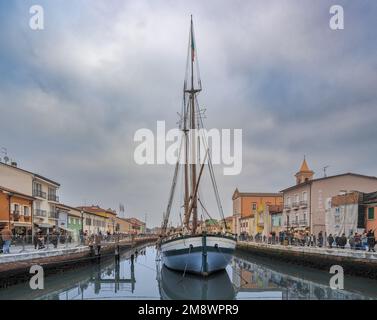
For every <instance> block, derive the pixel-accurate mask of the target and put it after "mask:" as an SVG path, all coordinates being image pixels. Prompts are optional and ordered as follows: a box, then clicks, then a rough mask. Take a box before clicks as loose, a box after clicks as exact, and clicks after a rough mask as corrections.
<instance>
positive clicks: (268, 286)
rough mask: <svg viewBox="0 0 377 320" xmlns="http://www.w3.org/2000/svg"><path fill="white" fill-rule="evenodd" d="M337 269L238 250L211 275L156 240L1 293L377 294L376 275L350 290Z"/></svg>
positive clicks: (59, 296)
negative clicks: (175, 264) (176, 262)
mask: <svg viewBox="0 0 377 320" xmlns="http://www.w3.org/2000/svg"><path fill="white" fill-rule="evenodd" d="M331 276H332V275H331V274H329V273H327V272H325V271H320V270H314V269H310V268H306V267H302V266H296V265H293V264H288V263H283V262H276V261H272V260H271V259H267V258H259V257H258V258H257V257H254V256H251V255H250V256H248V255H246V256H245V254H244V253H242V256H241V254H240V253H237V254H236V255H235V256H234V258H233V260H232V262H231V263H230V264H229V265H228V267H227V269H226V271H224V272H220V273H217V274H214V275H212V276H210V277H209V278H207V279H203V278H201V277H197V276H193V275H189V274H186V275H185V276H184V277H183V276H182V273H177V272H174V271H171V270H168V269H166V268H165V267H163V266H161V262H160V261H158V259H157V261H156V250H155V248H154V246H149V247H140V248H138V249H137V254H135V257H134V259H133V261H132V259H131V253H130V252H126V253H123V254H122V255H121V257H120V259H119V261H118V262H116V260H115V258H110V259H105V260H102V261H101V262H99V263H92V264H90V265H88V266H86V267H82V268H78V269H75V270H69V271H64V272H60V273H56V274H52V275H48V276H46V278H45V283H44V289H43V290H31V289H30V287H29V283H19V284H17V285H14V286H11V287H8V288H6V289H0V299H41V300H50V299H52V300H75V299H92V300H93V299H215V300H219V299H279V300H280V299H376V298H377V281H375V280H369V279H365V278H356V277H347V276H345V280H344V287H345V290H332V289H331V288H330V287H329V280H330V277H331Z"/></svg>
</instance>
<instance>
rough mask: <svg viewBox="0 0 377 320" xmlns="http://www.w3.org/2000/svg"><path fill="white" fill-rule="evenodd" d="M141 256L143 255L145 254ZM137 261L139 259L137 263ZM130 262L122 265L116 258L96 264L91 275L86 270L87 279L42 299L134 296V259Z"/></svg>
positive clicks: (91, 269)
mask: <svg viewBox="0 0 377 320" xmlns="http://www.w3.org/2000/svg"><path fill="white" fill-rule="evenodd" d="M139 254H141V255H142V254H143V252H140V253H139ZM144 254H145V253H144ZM136 259H137V257H136V258H135V261H136ZM128 261H129V264H127V263H124V262H123V263H121V261H120V260H119V259H117V258H115V259H114V261H113V262H109V261H107V262H105V263H96V264H95V265H94V266H93V267H92V268H90V269H89V270H90V272H89V273H88V270H86V277H85V278H84V279H81V280H80V281H78V282H76V283H75V284H73V285H72V287H68V288H67V287H66V288H64V289H63V290H59V291H57V292H53V293H51V294H48V295H45V296H43V297H41V299H52V300H73V299H82V300H84V299H92V298H93V294H91V293H92V292H93V293H94V295H95V296H101V297H102V298H112V297H115V296H116V295H120V296H122V295H126V294H130V293H131V294H132V293H134V291H135V283H136V279H135V264H134V259H130V260H128ZM88 275H89V277H88ZM78 276H80V275H78ZM86 292H88V293H89V295H86Z"/></svg>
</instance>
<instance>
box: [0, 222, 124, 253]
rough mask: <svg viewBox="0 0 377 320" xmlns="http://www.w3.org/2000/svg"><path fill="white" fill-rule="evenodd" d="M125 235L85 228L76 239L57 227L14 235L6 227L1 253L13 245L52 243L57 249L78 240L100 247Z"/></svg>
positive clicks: (38, 247) (0, 241) (0, 236)
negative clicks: (91, 230)
mask: <svg viewBox="0 0 377 320" xmlns="http://www.w3.org/2000/svg"><path fill="white" fill-rule="evenodd" d="M125 237H129V235H128V234H122V233H111V232H110V231H107V232H105V233H102V232H101V231H98V232H97V233H93V232H92V233H89V232H88V231H87V230H85V231H80V232H79V237H78V239H76V241H75V240H74V239H73V237H72V234H71V233H70V232H67V231H65V230H62V229H60V228H56V227H54V228H52V230H50V231H49V232H47V230H46V229H37V230H35V233H34V235H33V236H26V235H14V234H13V233H12V231H11V230H10V229H9V228H8V227H5V228H4V229H3V230H1V231H0V253H4V254H9V253H10V247H11V246H13V245H16V246H18V245H20V246H21V245H22V246H32V247H34V250H42V249H45V248H46V247H48V245H51V247H50V248H55V249H56V248H58V245H59V244H61V245H64V246H66V245H69V244H71V243H76V242H77V244H81V245H88V246H91V245H93V244H95V245H96V246H97V247H100V244H101V242H109V241H116V240H122V239H124V238H125Z"/></svg>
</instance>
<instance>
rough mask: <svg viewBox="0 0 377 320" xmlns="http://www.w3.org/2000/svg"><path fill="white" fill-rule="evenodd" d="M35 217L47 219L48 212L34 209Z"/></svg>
mask: <svg viewBox="0 0 377 320" xmlns="http://www.w3.org/2000/svg"><path fill="white" fill-rule="evenodd" d="M34 215H35V216H36V217H46V216H47V211H46V210H41V209H34Z"/></svg>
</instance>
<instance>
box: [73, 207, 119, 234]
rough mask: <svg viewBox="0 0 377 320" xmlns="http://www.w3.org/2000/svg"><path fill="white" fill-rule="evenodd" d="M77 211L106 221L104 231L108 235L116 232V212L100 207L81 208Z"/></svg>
mask: <svg viewBox="0 0 377 320" xmlns="http://www.w3.org/2000/svg"><path fill="white" fill-rule="evenodd" d="M77 208H78V209H79V210H84V211H87V212H91V213H94V214H96V215H98V216H101V217H104V218H105V219H106V227H105V228H106V231H107V232H110V233H115V232H116V215H117V214H116V212H115V211H114V210H112V209H103V208H101V207H100V206H95V205H91V206H81V207H77Z"/></svg>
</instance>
